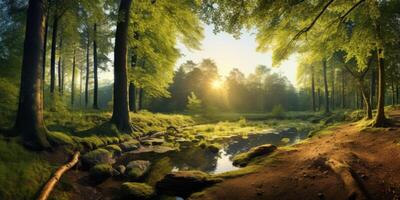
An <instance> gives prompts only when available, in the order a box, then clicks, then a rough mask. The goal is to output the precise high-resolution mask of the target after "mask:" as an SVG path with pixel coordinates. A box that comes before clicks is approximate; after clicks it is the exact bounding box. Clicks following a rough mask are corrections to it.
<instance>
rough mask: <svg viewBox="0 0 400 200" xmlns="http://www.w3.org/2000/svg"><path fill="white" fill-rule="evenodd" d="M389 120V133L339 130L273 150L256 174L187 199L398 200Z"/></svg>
mask: <svg viewBox="0 0 400 200" xmlns="http://www.w3.org/2000/svg"><path fill="white" fill-rule="evenodd" d="M388 114H389V115H390V118H391V120H392V121H393V124H392V125H391V127H388V128H379V129H375V128H366V129H365V128H364V129H362V128H360V126H358V123H346V124H343V125H339V126H337V127H334V128H332V129H331V131H329V132H328V133H324V134H317V135H315V136H314V137H312V138H310V139H308V140H306V141H304V142H302V143H299V144H296V145H294V146H292V147H291V148H286V149H285V148H283V149H278V150H277V152H276V153H274V154H272V155H270V156H269V157H264V158H261V160H264V161H265V160H269V162H263V161H260V160H258V165H261V167H260V168H258V170H255V171H253V172H252V173H249V174H245V175H242V176H236V177H232V178H229V179H225V180H224V181H223V182H221V183H219V184H217V185H214V186H212V187H210V188H208V189H206V190H204V191H202V192H200V193H196V194H193V195H192V197H191V198H190V199H191V200H195V199H196V200H197V199H206V200H215V199H218V200H225V199H226V200H228V199H235V200H241V199H243V200H249V199H252V200H255V199H399V198H400V173H398V172H399V171H400V110H396V111H391V112H389V113H388ZM253 165H254V164H253ZM256 165H257V163H256ZM250 167H251V166H250ZM351 195H353V196H351ZM349 197H350V198H349Z"/></svg>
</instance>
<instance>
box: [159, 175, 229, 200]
mask: <svg viewBox="0 0 400 200" xmlns="http://www.w3.org/2000/svg"><path fill="white" fill-rule="evenodd" d="M221 181H222V179H218V178H213V177H211V176H210V175H208V174H206V173H204V172H201V171H178V172H172V173H169V174H167V175H165V176H164V178H163V179H161V180H160V181H159V182H157V184H156V188H157V190H159V191H161V192H163V193H166V194H170V195H176V196H180V197H188V196H189V195H190V194H192V193H194V192H198V191H200V190H202V189H204V188H206V187H209V186H211V185H213V184H215V183H218V182H221Z"/></svg>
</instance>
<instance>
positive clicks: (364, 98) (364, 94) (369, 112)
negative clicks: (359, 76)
mask: <svg viewBox="0 0 400 200" xmlns="http://www.w3.org/2000/svg"><path fill="white" fill-rule="evenodd" d="M358 84H359V87H360V92H361V96H362V101H363V103H364V105H365V112H366V118H367V119H372V108H371V101H370V99H369V94H368V92H367V89H365V87H364V81H363V80H359V81H358ZM360 105H363V104H360Z"/></svg>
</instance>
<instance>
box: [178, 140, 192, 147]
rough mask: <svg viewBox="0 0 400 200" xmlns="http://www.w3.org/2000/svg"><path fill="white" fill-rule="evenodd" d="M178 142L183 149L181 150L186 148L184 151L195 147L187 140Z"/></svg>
mask: <svg viewBox="0 0 400 200" xmlns="http://www.w3.org/2000/svg"><path fill="white" fill-rule="evenodd" d="M176 142H178V143H179V145H180V147H181V148H184V149H185V148H189V147H190V146H192V145H193V143H192V141H190V140H187V139H183V138H179V139H177V140H176Z"/></svg>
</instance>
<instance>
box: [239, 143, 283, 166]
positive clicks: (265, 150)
mask: <svg viewBox="0 0 400 200" xmlns="http://www.w3.org/2000/svg"><path fill="white" fill-rule="evenodd" d="M276 148H277V147H276V146H275V145H272V144H264V145H261V146H258V147H254V148H251V149H250V150H249V151H248V152H245V153H241V154H239V155H237V156H235V157H234V158H233V165H234V166H240V167H245V166H246V165H247V164H249V162H250V161H251V160H252V159H254V158H255V157H258V156H264V155H269V154H271V153H272V152H274V151H275V150H276Z"/></svg>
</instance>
